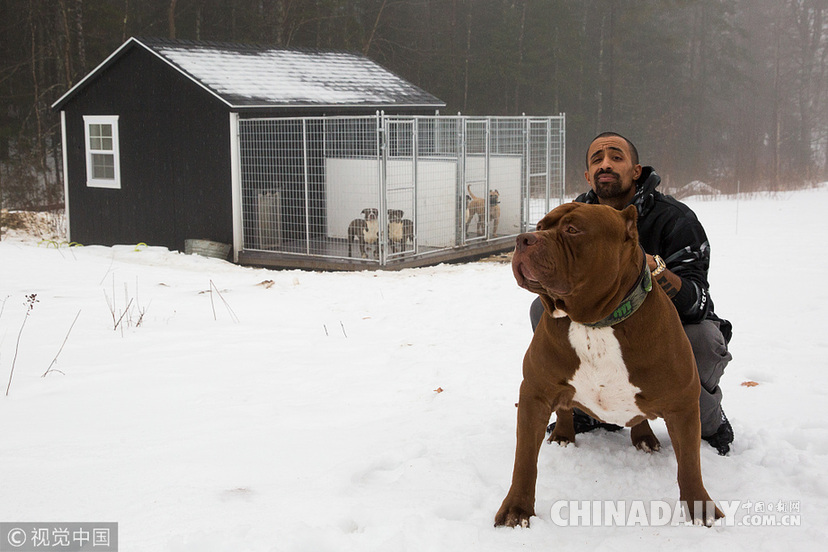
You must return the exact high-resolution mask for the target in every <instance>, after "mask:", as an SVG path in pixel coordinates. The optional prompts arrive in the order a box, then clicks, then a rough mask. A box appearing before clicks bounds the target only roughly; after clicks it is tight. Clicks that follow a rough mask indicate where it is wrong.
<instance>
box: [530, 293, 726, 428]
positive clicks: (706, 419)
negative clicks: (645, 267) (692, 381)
mask: <svg viewBox="0 0 828 552" xmlns="http://www.w3.org/2000/svg"><path fill="white" fill-rule="evenodd" d="M542 314H543V303H541V300H540V298H539V297H538V298H536V299H535V300H534V301H533V302H532V306H531V307H529V319H530V320H531V322H532V331H533V332H534V331H535V328H537V327H538V323H539V322H540V319H541V315H542ZM684 333H686V334H687V339H689V340H690V345H691V346H692V347H693V356H695V357H696V367H697V368H698V370H699V380H700V381H701V395H700V396H699V410H700V411H701V430H702V435H703V436H708V435H713V434H714V433H716V430H717V429H719V426H720V425H721V424H722V390H721V388H719V380H720V379H721V377H722V374H723V373H724V370H725V367H726V366H727V363H728V362H730V359H731V358H732V357H731V356H730V352H728V350H727V344H726V343H725V339H724V337H723V336H722V332H720V331H719V324H718V323H717V322H715V321H713V320H703V321H701V322H700V323H698V324H685V325H684Z"/></svg>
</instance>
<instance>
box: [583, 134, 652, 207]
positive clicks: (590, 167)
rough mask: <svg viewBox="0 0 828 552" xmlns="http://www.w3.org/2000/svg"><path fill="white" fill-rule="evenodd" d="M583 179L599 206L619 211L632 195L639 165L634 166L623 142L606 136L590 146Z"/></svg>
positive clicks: (615, 137) (625, 143) (618, 138)
mask: <svg viewBox="0 0 828 552" xmlns="http://www.w3.org/2000/svg"><path fill="white" fill-rule="evenodd" d="M584 176H585V177H586V179H587V182H589V185H590V187H592V189H593V190H595V194H596V195H597V196H598V199H599V200H600V202H601V203H605V204H608V205H612V206H613V207H615V208H616V209H622V208H623V207H625V206H626V205H628V204H629V202H630V201H631V200H632V198H633V196H634V195H635V181H636V180H637V179H638V177H639V176H641V165H638V164H633V160H632V154H631V151H630V147H629V145H628V144H627V141H626V140H624V139H623V138H621V137H619V136H605V137H603V138H598V139H596V140H595V141H594V142H592V144H590V146H589V150H588V152H587V170H586V173H584Z"/></svg>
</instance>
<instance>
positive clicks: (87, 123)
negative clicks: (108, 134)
mask: <svg viewBox="0 0 828 552" xmlns="http://www.w3.org/2000/svg"><path fill="white" fill-rule="evenodd" d="M92 125H109V126H111V127H112V149H93V148H92V142H91V136H90V127H91V126H92ZM83 134H84V154H85V157H86V185H87V186H88V187H90V188H109V189H116V190H119V189H121V153H120V144H119V139H118V115H84V116H83ZM96 154H97V155H112V156H113V158H114V159H113V168H114V177H113V178H100V177H97V178H96V177H95V176H93V174H92V156H93V155H96Z"/></svg>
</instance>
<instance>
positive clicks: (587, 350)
mask: <svg viewBox="0 0 828 552" xmlns="http://www.w3.org/2000/svg"><path fill="white" fill-rule="evenodd" d="M637 216H638V215H637V212H636V209H635V207H633V206H630V207H627V208H626V209H624V210H623V211H618V210H616V209H614V208H612V207H609V206H605V205H586V204H581V203H569V204H565V205H561V206H560V207H558V208H556V209H554V210H553V211H551V212H550V213H549V214H547V215H546V216H545V217H544V218H543V219H542V220H541V221H540V222H539V223H538V226H537V231H535V232H529V233H526V234H521V235H520V236H518V237H517V246H516V247H515V254H514V257H513V259H512V270H513V271H514V275H515V278H516V279H517V283H518V285H519V286H521V287H523V288H525V289H527V290H529V291H531V292H533V293H537V294H538V295H540V298H541V301H542V302H543V306H544V308H545V313H544V315H543V316H542V317H541V320H540V324H539V325H538V327H537V329H536V331H535V335H534V338H533V339H532V343H531V344H530V345H529V349H528V350H527V351H526V356H525V357H524V360H523V382H522V384H521V386H520V400H519V403H518V420H517V451H516V453H515V466H514V471H513V473H512V486H511V488H510V489H509V493H508V494H507V495H506V498H505V500H504V501H503V505H502V506H501V507H500V510H499V511H498V512H497V515H496V516H495V525H509V526H512V527H514V526H516V525H522V526H528V525H529V518H530V517H531V516H533V515H534V506H535V481H536V479H537V470H538V466H537V464H538V452H539V450H540V445H541V443H542V442H543V438H544V433H545V429H546V425H547V424H548V423H549V418H550V416H551V415H552V412H555V413H556V414H557V423H556V424H555V430H554V431H553V432H552V435H551V436H550V437H549V441H550V442H552V441H555V442H557V443H559V444H562V445H566V444H568V443H572V442H574V441H575V430H574V426H573V421H572V409H573V408H579V409H581V410H583V411H584V412H586V413H588V414H589V415H591V416H593V417H595V418H597V419H599V420H602V421H604V422H607V423H614V424H618V425H623V426H627V427H630V428H631V432H630V436H631V438H632V443H633V445H635V447H636V448H638V449H642V450H645V451H653V450H658V449H659V446H660V445H659V442H658V439H657V438H656V436H655V435H654V434H653V432H652V430H651V429H650V425H649V423H648V422H647V420H652V419H655V418H657V417H660V418H664V421H665V423H666V425H667V431H668V433H669V435H670V440H671V441H672V443H673V448H674V449H675V452H676V460H677V461H678V484H679V495H680V500H681V501H683V502H684V503H686V504H687V507H688V510H689V514H690V515H692V516H693V519H694V520H696V521H701V522H703V523H705V524H706V525H710V524H711V523H712V522H713V520H714V519H715V518H719V517H723V514H722V513H721V511H720V510H719V509H718V508H716V506H715V505H714V504H713V503H712V501H711V499H710V496H709V495H708V494H707V491H706V490H705V488H704V484H703V483H702V475H701V465H700V459H699V443H700V439H701V424H700V421H699V389H700V384H699V376H698V373H697V372H696V362H695V360H694V358H693V351H692V349H691V347H690V342H689V341H688V340H687V336H686V335H685V333H684V330H683V328H682V325H681V321H680V320H679V316H678V313H677V312H676V309H675V307H673V305H672V303H671V301H670V299H669V298H668V297H667V295H666V294H665V293H664V291H663V290H662V289H661V288H660V287H659V286H658V285H655V286H653V285H652V283H651V279H650V271H649V269H648V268H647V263H646V262H645V257H644V251H643V250H642V249H641V246H639V244H638V230H637V228H636V220H637ZM698 502H701V505H697V503H698Z"/></svg>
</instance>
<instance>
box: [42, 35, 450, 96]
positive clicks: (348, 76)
mask: <svg viewBox="0 0 828 552" xmlns="http://www.w3.org/2000/svg"><path fill="white" fill-rule="evenodd" d="M130 43H134V44H136V45H140V46H142V47H144V48H146V49H148V50H149V51H151V52H152V53H154V54H155V55H157V56H159V57H160V58H161V59H163V60H164V61H165V62H166V63H168V64H169V65H171V66H172V67H174V68H175V69H176V70H178V71H180V72H181V73H183V74H185V75H186V76H187V77H188V78H190V79H192V80H193V81H195V82H196V83H197V84H198V85H200V86H201V87H203V88H205V89H206V90H208V91H209V92H210V93H211V94H213V95H215V96H217V97H218V98H219V99H221V100H222V101H223V102H225V103H226V104H227V105H228V106H230V107H239V108H245V107H246V108H250V107H298V106H342V107H344V106H366V107H367V106H376V107H382V106H398V107H399V106H420V107H422V106H426V107H434V108H437V107H442V106H444V105H445V103H444V102H442V101H441V100H440V99H439V98H436V97H435V96H432V95H431V94H429V93H428V92H425V91H424V90H422V89H421V88H418V87H417V86H414V85H413V84H411V83H409V82H408V81H406V80H404V79H402V78H400V77H398V76H397V75H395V74H394V73H392V72H390V71H388V70H387V69H385V68H383V67H382V66H380V65H378V64H377V63H375V62H373V61H371V60H370V59H369V58H367V57H366V56H363V55H360V54H355V53H350V52H331V51H316V50H304V49H282V48H272V47H263V46H249V45H240V44H221V43H213V42H197V41H186V40H167V39H157V38H152V39H144V38H142V39H136V38H131V39H130V40H129V41H127V42H126V43H125V44H124V45H123V46H121V48H119V50H117V51H116V52H115V53H114V54H113V55H112V56H110V57H109V58H108V59H107V60H106V61H104V63H102V64H101V65H99V66H98V68H96V69H95V70H94V71H93V72H92V73H90V75H88V76H87V78H85V79H84V80H83V81H81V82H79V83H78V84H77V85H76V86H75V87H74V88H73V89H72V90H70V91H69V92H67V93H66V94H65V95H64V96H63V97H62V98H61V99H60V100H58V101H57V102H55V106H58V105H59V104H61V103H63V102H64V99H68V97H69V96H71V95H72V93H73V91H74V90H75V89H77V88H79V87H80V86H81V85H83V84H84V82H85V81H86V80H87V79H88V78H89V77H90V76H92V75H94V74H96V73H98V72H99V71H100V70H102V69H103V68H104V67H105V66H108V64H111V63H112V62H113V61H114V58H117V57H118V53H119V52H121V51H122V50H125V49H126V48H125V47H127V45H128V44H130Z"/></svg>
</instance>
